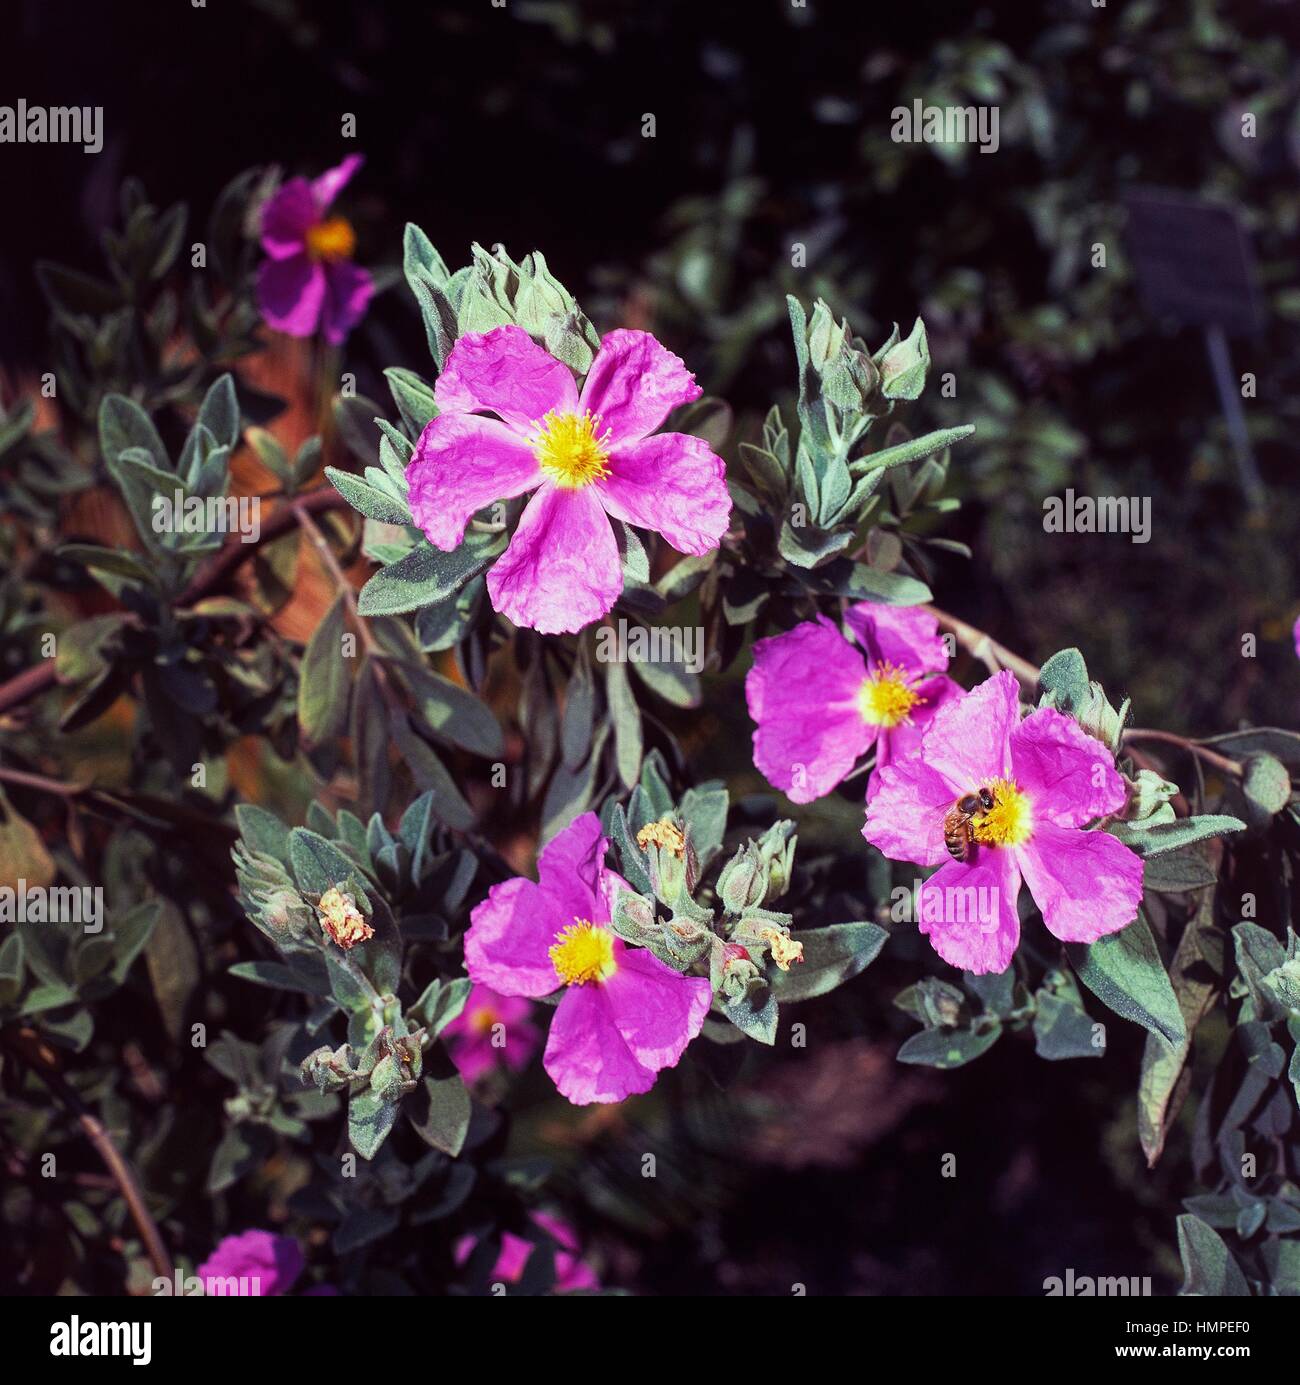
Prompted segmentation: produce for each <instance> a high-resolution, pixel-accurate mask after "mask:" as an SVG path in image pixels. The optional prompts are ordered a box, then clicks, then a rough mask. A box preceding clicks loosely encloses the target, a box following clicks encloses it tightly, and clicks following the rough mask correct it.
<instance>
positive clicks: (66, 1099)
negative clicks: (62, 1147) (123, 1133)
mask: <svg viewBox="0 0 1300 1385" xmlns="http://www.w3.org/2000/svg"><path fill="white" fill-rule="evenodd" d="M5 1047H6V1048H7V1049H8V1050H9V1051H10V1052H11V1053H12V1054H13V1055H14V1056H15V1057H16V1058H19V1059H21V1060H22V1061H23V1062H24V1063H26V1064H27V1066H28V1067H29V1068H30V1069H31V1070H32V1072H34V1073H35V1074H36V1076H37V1077H39V1078H40V1079H41V1081H42V1082H44V1083H45V1085H46V1086H47V1087H48V1088H49V1089H50V1090H51V1091H52V1092H53V1093H54V1095H55V1096H56V1097H58V1099H59V1100H60V1101H61V1102H62V1103H63V1104H64V1105H65V1106H66V1107H67V1108H68V1109H69V1110H70V1111H71V1112H72V1113H73V1114H74V1115H75V1116H76V1118H77V1121H78V1123H79V1124H80V1125H81V1128H82V1130H83V1131H84V1132H85V1134H86V1138H87V1139H89V1141H90V1143H91V1144H92V1145H94V1146H95V1152H96V1153H97V1154H98V1155H99V1157H100V1159H101V1160H103V1163H104V1167H105V1168H106V1169H107V1170H108V1172H109V1174H110V1175H111V1176H112V1179H113V1182H114V1183H116V1184H117V1189H118V1192H119V1193H121V1195H122V1199H123V1201H124V1202H125V1203H126V1206H127V1210H128V1211H129V1212H130V1213H131V1220H132V1221H134V1222H135V1226H136V1230H137V1231H139V1233H140V1239H141V1240H142V1241H143V1242H144V1247H145V1250H146V1251H147V1252H148V1255H149V1259H150V1260H151V1261H152V1262H153V1267H154V1270H155V1271H156V1272H157V1274H158V1275H159V1277H161V1278H163V1279H170V1278H171V1277H172V1273H173V1266H172V1261H171V1256H170V1255H169V1254H168V1252H167V1247H166V1245H164V1243H163V1238H162V1234H161V1233H160V1232H159V1230H158V1224H157V1223H156V1222H155V1221H154V1219H153V1217H152V1216H151V1215H150V1213H149V1209H148V1207H146V1206H145V1201H144V1193H143V1192H142V1191H141V1189H140V1185H139V1183H138V1182H137V1181H136V1177H135V1174H134V1173H133V1172H132V1170H131V1166H130V1164H128V1163H127V1161H126V1160H125V1158H123V1156H122V1154H121V1153H120V1152H119V1151H118V1148H117V1146H116V1145H115V1144H114V1143H113V1140H112V1137H111V1136H110V1135H109V1133H108V1131H107V1130H106V1129H105V1128H104V1124H103V1122H102V1121H101V1120H100V1119H99V1117H98V1116H97V1115H95V1113H94V1112H93V1111H92V1110H91V1109H90V1108H89V1107H88V1106H87V1105H86V1103H85V1102H84V1101H82V1099H81V1097H80V1096H78V1095H77V1093H76V1091H75V1090H74V1089H73V1088H72V1087H71V1086H70V1085H69V1084H68V1082H67V1081H66V1080H65V1079H64V1077H63V1074H62V1073H60V1072H59V1070H58V1067H57V1066H56V1064H55V1062H54V1054H53V1051H52V1050H51V1049H50V1048H49V1046H48V1045H47V1044H46V1043H45V1042H44V1041H43V1040H42V1039H41V1036H40V1035H39V1034H38V1033H37V1032H36V1031H35V1030H34V1029H20V1030H18V1032H17V1034H15V1035H13V1036H12V1037H8V1036H7V1037H6V1040H5Z"/></svg>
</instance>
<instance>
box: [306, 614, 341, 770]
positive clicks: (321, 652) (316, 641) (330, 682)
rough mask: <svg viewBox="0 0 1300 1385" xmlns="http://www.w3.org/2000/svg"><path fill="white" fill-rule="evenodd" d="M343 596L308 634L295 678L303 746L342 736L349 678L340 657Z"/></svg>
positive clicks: (325, 741) (323, 742)
mask: <svg viewBox="0 0 1300 1385" xmlns="http://www.w3.org/2000/svg"><path fill="white" fill-rule="evenodd" d="M343 610H344V596H343V593H342V592H340V593H339V594H338V596H336V597H335V598H334V604H333V605H332V606H331V607H330V608H329V610H328V611H327V612H326V613H325V616H324V619H323V620H322V621H321V623H320V624H319V625H318V626H317V627H316V629H315V631H313V633H312V637H311V640H310V641H309V642H308V644H307V649H306V651H305V652H304V654H303V656H302V666H301V669H300V670H299V674H298V725H299V728H300V729H301V732H302V738H303V741H304V743H305V744H306V745H308V746H317V745H324V744H325V743H327V742H329V741H333V740H336V739H337V738H338V737H339V736H341V735H342V734H343V728H344V727H345V726H346V725H347V720H348V697H349V693H350V692H351V687H352V678H351V671H350V669H349V668H348V660H347V659H345V658H344V657H343V633H344V625H343Z"/></svg>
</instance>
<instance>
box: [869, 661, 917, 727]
mask: <svg viewBox="0 0 1300 1385" xmlns="http://www.w3.org/2000/svg"><path fill="white" fill-rule="evenodd" d="M924 701H925V698H923V697H918V696H917V694H916V692H915V691H914V690H913V688H912V687H911V685H910V683H909V681H908V675H907V670H906V669H903V668H900V667H899V666H898V665H897V664H877V665H876V667H875V668H874V669H873V670H872V673H871V676H870V677H869V678H868V679H867V680H866V681H865V682H864V683H863V684H862V687H861V688H860V689H859V690H858V710H859V711H860V712H861V713H862V720H863V721H865V722H866V723H867V725H868V726H883V727H884V728H885V729H886V730H889V729H890V728H892V727H895V726H897V725H898V724H899V722H903V721H907V720H909V718H910V717H911V713H912V708H913V707H915V706H916V705H917V704H918V703H921V702H924Z"/></svg>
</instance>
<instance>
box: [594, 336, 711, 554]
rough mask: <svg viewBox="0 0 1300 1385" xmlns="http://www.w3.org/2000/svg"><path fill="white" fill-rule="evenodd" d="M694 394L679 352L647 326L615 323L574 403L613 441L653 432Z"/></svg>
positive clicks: (692, 381) (696, 388)
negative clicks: (593, 417) (645, 328)
mask: <svg viewBox="0 0 1300 1385" xmlns="http://www.w3.org/2000/svg"><path fill="white" fill-rule="evenodd" d="M700 394H701V390H700V387H699V386H698V385H697V384H696V383H695V376H694V375H692V374H691V372H690V371H689V370H687V369H686V365H685V363H684V362H683V361H682V360H681V358H680V357H678V356H674V355H673V353H672V352H671V351H669V350H668V348H667V347H665V346H661V345H660V344H659V342H657V341H656V340H655V339H654V337H653V336H651V334H650V333H649V332H637V331H633V330H631V329H629V328H619V329H618V330H617V331H614V332H610V333H609V335H608V336H606V337H605V338H604V340H603V341H602V342H601V343H600V350H599V352H597V354H596V359H595V360H594V361H593V362H592V363H591V370H590V371H589V372H588V374H587V379H586V383H585V384H584V385H583V387H582V398H581V399H580V400H579V402H578V408H579V412H581V411H582V410H586V409H589V410H590V411H591V412H592V413H593V414H595V415H596V416H597V417H598V418H599V419H600V422H601V427H602V430H604V429H608V430H609V437H610V442H611V443H612V444H618V443H623V442H632V441H636V440H637V439H640V438H644V437H645V436H646V435H647V434H648V433H653V432H654V430H655V429H656V428H658V427H659V425H660V424H661V423H662V422H663V421H664V419H665V418H667V417H668V414H669V412H670V411H671V410H672V409H675V408H676V407H677V406H678V405H679V404H689V403H690V401H691V400H692V399H698V398H699V397H700ZM670 542H671V540H670ZM687 551H689V550H687Z"/></svg>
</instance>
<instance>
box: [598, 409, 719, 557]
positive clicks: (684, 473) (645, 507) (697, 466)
mask: <svg viewBox="0 0 1300 1385" xmlns="http://www.w3.org/2000/svg"><path fill="white" fill-rule="evenodd" d="M595 489H596V492H597V494H598V495H599V496H600V503H601V504H602V505H604V507H605V509H606V510H607V511H608V512H609V513H610V514H611V515H613V516H614V518H615V519H621V520H623V521H624V522H625V523H627V524H635V525H637V526H638V527H639V528H641V529H653V530H654V531H655V533H657V534H662V535H663V536H664V538H666V539H667V540H668V542H669V543H670V544H672V546H673V547H674V548H675V549H677V551H678V552H679V553H694V554H701V553H708V552H710V551H711V550H713V549H715V548H717V546H718V541H719V540H720V539H721V538H722V536H723V534H725V533H726V532H727V521H728V520H729V519H730V517H731V496H730V495H729V494H728V493H727V468H726V465H725V464H724V462H723V460H722V458H721V457H718V456H715V455H714V453H713V452H712V451H711V450H710V448H709V445H708V443H706V442H705V441H704V440H703V439H702V438H693V437H689V436H688V435H687V434H685V433H658V434H656V435H655V436H654V437H653V438H644V439H643V440H642V441H640V442H634V443H627V444H625V445H623V446H621V447H619V448H618V449H617V450H616V451H614V452H613V453H612V454H611V455H610V458H609V474H608V475H607V476H605V477H603V478H602V479H601V480H599V481H597V482H595Z"/></svg>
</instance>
